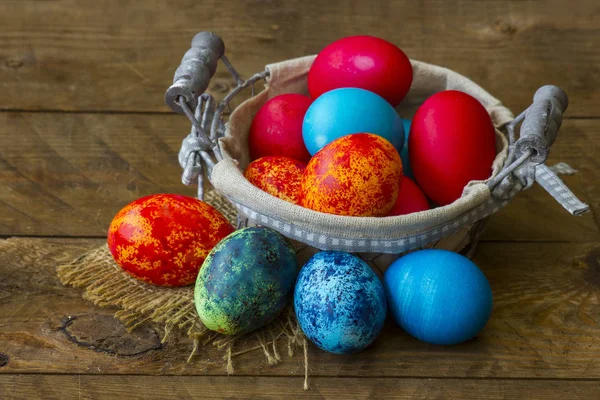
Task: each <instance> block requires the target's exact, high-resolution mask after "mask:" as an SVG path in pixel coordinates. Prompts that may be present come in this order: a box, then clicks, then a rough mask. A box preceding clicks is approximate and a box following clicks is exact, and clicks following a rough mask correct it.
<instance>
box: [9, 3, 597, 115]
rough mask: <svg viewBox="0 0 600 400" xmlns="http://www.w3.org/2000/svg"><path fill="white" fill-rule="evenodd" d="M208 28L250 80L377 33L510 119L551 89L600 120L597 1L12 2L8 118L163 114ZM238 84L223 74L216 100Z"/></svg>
mask: <svg viewBox="0 0 600 400" xmlns="http://www.w3.org/2000/svg"><path fill="white" fill-rule="evenodd" d="M200 30H212V31H215V32H217V33H218V34H220V35H221V36H222V37H223V39H224V40H225V43H226V48H227V54H228V57H229V58H230V59H231V60H232V61H233V62H234V63H235V65H236V66H237V67H238V69H239V70H240V72H241V73H242V74H243V75H244V76H249V75H250V74H251V73H254V72H258V71H259V70H261V69H262V68H264V65H266V64H268V63H271V62H276V61H280V60H284V59H289V58H293V57H298V56H302V55H306V54H313V53H316V52H318V51H319V50H320V49H322V48H323V47H324V46H325V45H327V44H328V43H330V42H332V41H334V40H336V39H338V38H340V37H343V36H348V35H355V34H371V35H376V36H380V37H383V38H386V39H388V40H390V41H392V42H394V43H396V44H397V45H399V46H400V47H401V48H403V49H404V50H405V52H406V53H407V54H408V55H409V56H410V57H411V58H414V59H418V60H423V61H427V62H431V63H434V64H439V65H443V66H446V67H449V68H451V69H454V70H456V71H457V72H459V73H462V74H464V75H466V76H469V77H470V78H472V79H473V80H474V81H475V82H477V83H479V84H480V85H481V86H482V87H485V88H486V89H488V90H489V91H490V92H491V93H492V94H494V95H495V96H496V97H498V98H500V99H502V100H503V101H504V102H505V103H506V105H508V106H509V108H512V109H514V110H515V111H518V110H522V109H523V108H524V107H526V106H527V105H529V104H530V102H531V98H532V94H533V92H534V91H535V89H537V88H538V87H539V86H541V85H543V84H547V83H552V84H557V85H560V86H562V87H564V89H565V90H566V91H567V92H568V93H569V95H570V97H571V99H572V102H571V105H570V110H569V115H572V116H574V115H576V116H599V115H600V114H599V111H598V110H599V109H600V107H599V106H600V98H599V97H598V96H595V91H594V90H593V88H595V87H598V84H599V83H600V68H599V67H598V65H600V53H599V52H598V51H597V49H598V47H600V3H598V2H597V1H595V0H581V1H577V2H570V3H568V4H567V3H565V2H564V1H562V0H530V1H520V0H512V1H506V0H494V1H486V2H480V1H477V0H464V1H459V2H447V1H444V0H435V1H429V2H415V1H409V0H403V1H395V0H386V1H379V2H377V4H376V5H375V4H374V3H373V4H372V3H370V2H364V1H360V0H350V1H341V0H336V1H328V2H323V1H320V0H269V1H245V0H232V1H228V2H222V1H218V0H207V1H202V2H201V3H198V2H194V1H190V0H177V1H169V2H163V1H159V0H149V1H145V2H137V1H132V0H124V1H119V2H114V1H110V0H103V1H94V2H89V1H86V0H59V1H43V2H42V1H34V0H4V1H2V2H1V3H0V43H2V45H0V71H2V74H0V87H2V91H0V109H4V110H21V109H28V110H48V109H52V110H93V111H97V110H116V111H160V112H163V111H167V107H166V106H165V105H164V101H163V94H164V91H165V89H166V88H167V86H168V85H169V84H170V82H171V80H172V77H173V72H174V71H175V68H176V67H177V65H178V64H179V61H180V59H181V57H182V55H183V53H184V52H185V51H186V50H187V48H188V46H189V43H190V40H191V38H192V36H193V35H194V34H195V33H196V32H197V31H200ZM230 83H231V80H230V78H229V76H228V74H227V73H225V71H224V70H223V68H221V69H220V71H219V72H218V74H217V77H216V79H215V81H214V83H213V85H212V91H213V92H219V93H221V94H222V93H223V92H225V91H227V88H228V86H230Z"/></svg>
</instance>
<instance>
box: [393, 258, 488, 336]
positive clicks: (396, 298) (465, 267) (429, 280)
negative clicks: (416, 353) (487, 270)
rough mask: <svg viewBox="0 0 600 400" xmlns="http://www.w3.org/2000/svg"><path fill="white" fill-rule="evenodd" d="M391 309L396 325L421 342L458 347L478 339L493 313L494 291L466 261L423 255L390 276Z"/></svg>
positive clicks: (403, 262)
mask: <svg viewBox="0 0 600 400" xmlns="http://www.w3.org/2000/svg"><path fill="white" fill-rule="evenodd" d="M384 286H385V290H386V294H387V298H388V307H389V308H390V310H391V312H392V316H393V317H394V320H395V321H396V323H397V324H398V325H400V326H401V327H402V328H403V329H404V330H405V331H406V332H408V333H409V334H411V335H412V336H414V337H416V338H417V339H420V340H423V341H425V342H429V343H433V344H456V343H461V342H464V341H465V340H469V339H471V338H472V337H474V336H476V335H477V334H478V333H479V331H481V329H483V327H484V326H485V324H486V323H487V321H488V319H489V317H490V314H491V312H492V289H491V288H490V284H489V282H488V280H487V279H486V277H485V275H483V272H481V270H480V269H479V268H478V267H477V266H476V265H475V264H474V263H473V262H472V261H471V260H469V259H468V258H466V257H464V256H461V255H460V254H457V253H453V252H451V251H446V250H421V251H416V252H414V253H410V254H408V255H406V256H404V257H401V258H399V259H398V260H396V261H395V262H394V263H393V264H392V265H391V266H390V267H389V268H388V270H387V271H386V273H385V276H384Z"/></svg>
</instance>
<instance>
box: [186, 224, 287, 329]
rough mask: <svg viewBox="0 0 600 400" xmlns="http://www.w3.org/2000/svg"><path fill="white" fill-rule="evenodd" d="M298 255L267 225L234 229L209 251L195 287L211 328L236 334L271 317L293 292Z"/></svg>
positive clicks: (201, 311) (201, 313)
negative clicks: (264, 226)
mask: <svg viewBox="0 0 600 400" xmlns="http://www.w3.org/2000/svg"><path fill="white" fill-rule="evenodd" d="M297 274H298V261H297V259H296V253H295V252H294V250H293V248H292V247H291V246H290V245H289V244H288V243H287V242H286V240H285V239H284V237H283V236H281V235H280V234H279V233H277V232H275V231H274V230H271V229H268V228H262V227H252V228H244V229H240V230H238V231H235V232H233V233H232V234H230V235H229V236H227V237H226V238H225V239H223V240H222V241H221V242H219V243H218V244H217V245H216V246H215V247H214V248H213V250H212V251H211V252H210V253H209V254H208V256H207V257H206V260H205V261H204V264H202V268H201V269H200V273H199V274H198V279H197V280H196V287H195V290H194V300H195V303H196V310H197V311H198V316H199V317H200V320H202V322H203V323H204V325H206V327H207V328H208V329H211V330H213V331H217V332H220V333H224V334H227V335H236V334H241V333H247V332H251V331H253V330H256V329H258V328H260V327H262V326H264V325H266V324H268V323H269V322H271V321H272V320H273V319H274V318H275V317H276V316H277V314H279V312H280V311H281V310H282V309H283V308H284V307H285V305H286V303H287V302H288V300H289V299H290V297H291V295H292V291H293V288H294V283H295V281H296V276H297Z"/></svg>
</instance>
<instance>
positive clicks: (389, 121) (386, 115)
mask: <svg viewBox="0 0 600 400" xmlns="http://www.w3.org/2000/svg"><path fill="white" fill-rule="evenodd" d="M354 133H372V134H374V135H378V136H381V137H383V138H384V139H386V140H387V141H388V142H390V143H391V144H392V145H393V146H394V147H395V148H396V150H397V151H398V153H400V151H401V150H402V147H403V146H404V126H403V125H402V121H401V120H400V117H399V116H398V114H397V113H396V110H395V109H394V108H393V107H392V106H391V105H390V103H388V102H387V101H386V100H385V99H384V98H383V97H381V96H379V95H377V94H375V93H373V92H370V91H368V90H364V89H357V88H342V89H335V90H331V91H329V92H326V93H323V94H322V95H321V96H319V97H318V98H317V99H316V100H315V101H314V102H313V103H312V104H311V105H310V107H309V108H308V110H307V111H306V114H305V115H304V121H303V123H302V137H303V139H304V144H305V145H306V148H307V149H308V152H309V153H310V154H311V155H315V154H316V153H317V152H318V151H319V150H321V149H322V148H323V147H325V146H326V145H327V144H329V143H331V142H333V141H334V140H336V139H338V138H341V137H342V136H346V135H350V134H354Z"/></svg>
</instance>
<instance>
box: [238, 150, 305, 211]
mask: <svg viewBox="0 0 600 400" xmlns="http://www.w3.org/2000/svg"><path fill="white" fill-rule="evenodd" d="M305 168H306V164H304V163H303V162H301V161H298V160H294V159H292V158H289V157H262V158H259V159H258V160H255V161H252V162H251V163H250V165H248V168H247V169H246V172H245V174H244V175H245V176H246V179H248V180H249V181H250V183H252V184H253V185H254V186H256V187H258V188H259V189H261V190H264V191H265V192H267V193H269V194H272V195H273V196H275V197H279V198H280V199H283V200H285V201H289V202H290V203H294V204H298V203H299V196H300V181H301V179H302V173H303V172H304V169H305Z"/></svg>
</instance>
